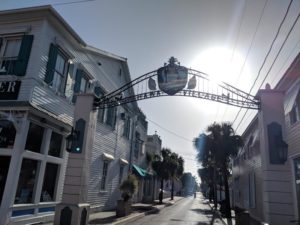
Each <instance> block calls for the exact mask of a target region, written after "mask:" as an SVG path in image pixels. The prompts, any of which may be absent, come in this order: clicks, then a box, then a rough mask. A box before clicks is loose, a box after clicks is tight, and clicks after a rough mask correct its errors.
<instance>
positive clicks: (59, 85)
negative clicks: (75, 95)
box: [51, 49, 69, 93]
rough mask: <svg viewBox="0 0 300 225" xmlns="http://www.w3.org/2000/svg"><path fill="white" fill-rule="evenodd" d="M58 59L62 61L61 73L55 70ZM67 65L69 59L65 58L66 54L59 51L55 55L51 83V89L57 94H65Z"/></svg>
mask: <svg viewBox="0 0 300 225" xmlns="http://www.w3.org/2000/svg"><path fill="white" fill-rule="evenodd" d="M59 58H61V59H63V60H64V62H63V68H62V71H61V70H59V69H58V68H57V65H58V59H59ZM68 64H69V57H68V56H66V54H64V53H63V52H62V51H61V50H60V49H59V50H58V53H57V58H56V62H55V67H54V74H53V79H52V82H51V87H52V88H53V89H54V90H55V91H56V92H59V93H64V92H65V86H66V84H67V78H68V76H67V75H68Z"/></svg>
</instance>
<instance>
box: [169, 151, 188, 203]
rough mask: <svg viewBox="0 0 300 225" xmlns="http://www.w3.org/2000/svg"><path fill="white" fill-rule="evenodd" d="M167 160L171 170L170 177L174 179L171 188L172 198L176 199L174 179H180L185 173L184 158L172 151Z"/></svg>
mask: <svg viewBox="0 0 300 225" xmlns="http://www.w3.org/2000/svg"><path fill="white" fill-rule="evenodd" d="M168 160H169V162H167V165H168V170H169V171H170V178H171V179H172V188H171V200H173V199H174V180H175V179H178V178H180V177H181V176H182V174H183V163H184V160H183V158H182V157H180V156H178V154H176V153H175V152H172V153H171V155H170V157H169V158H168Z"/></svg>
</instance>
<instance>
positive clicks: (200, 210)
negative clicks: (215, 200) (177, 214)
mask: <svg viewBox="0 0 300 225" xmlns="http://www.w3.org/2000/svg"><path fill="white" fill-rule="evenodd" d="M190 210H191V211H194V212H197V213H200V214H204V215H212V214H213V212H212V211H211V210H210V209H190Z"/></svg>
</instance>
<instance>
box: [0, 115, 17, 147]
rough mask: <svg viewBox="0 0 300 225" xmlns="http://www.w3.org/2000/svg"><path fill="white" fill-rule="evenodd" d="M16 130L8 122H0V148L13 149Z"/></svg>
mask: <svg viewBox="0 0 300 225" xmlns="http://www.w3.org/2000/svg"><path fill="white" fill-rule="evenodd" d="M15 137H16V128H15V126H14V124H13V123H12V122H11V121H9V120H0V148H13V147H14V143H15Z"/></svg>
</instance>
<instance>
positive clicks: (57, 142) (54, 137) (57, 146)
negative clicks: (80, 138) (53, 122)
mask: <svg viewBox="0 0 300 225" xmlns="http://www.w3.org/2000/svg"><path fill="white" fill-rule="evenodd" d="M62 140H63V136H62V135H61V134H58V133H55V132H52V134H51V139H50V146H49V152H48V154H49V155H51V156H55V157H61V145H62Z"/></svg>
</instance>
